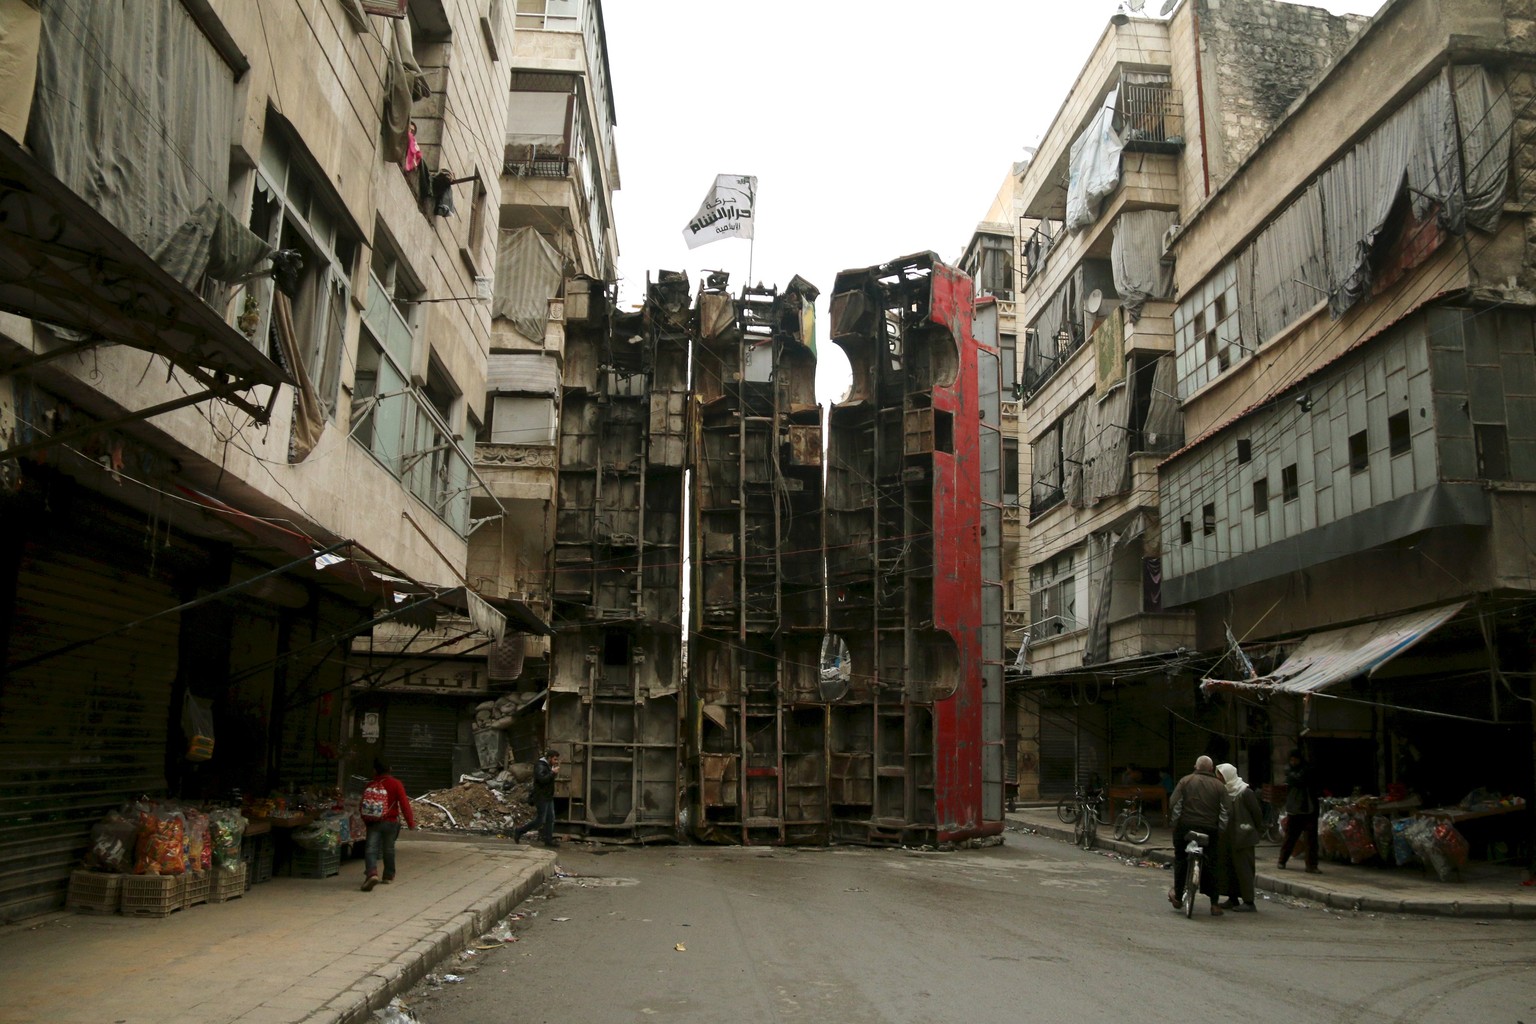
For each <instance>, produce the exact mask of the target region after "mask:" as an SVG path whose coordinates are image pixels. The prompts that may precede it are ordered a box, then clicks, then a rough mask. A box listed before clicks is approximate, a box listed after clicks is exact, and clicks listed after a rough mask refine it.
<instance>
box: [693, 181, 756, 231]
mask: <svg viewBox="0 0 1536 1024" xmlns="http://www.w3.org/2000/svg"><path fill="white" fill-rule="evenodd" d="M756 195H757V178H756V177H754V176H752V175H748V174H721V175H718V176H717V177H716V178H715V185H714V187H713V188H711V189H710V190H709V194H708V195H706V196H705V197H704V202H702V203H700V204H699V212H698V213H697V214H695V215H694V217H693V219H692V220H690V221H689V222H688V226H687V227H685V228H683V240H684V241H685V242H687V243H688V248H690V249H697V248H698V247H699V246H701V245H705V244H707V243H709V242H716V241H719V240H720V239H722V238H751V237H752V200H753V198H754V197H755V196H756Z"/></svg>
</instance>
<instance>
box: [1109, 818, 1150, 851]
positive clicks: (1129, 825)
mask: <svg viewBox="0 0 1536 1024" xmlns="http://www.w3.org/2000/svg"><path fill="white" fill-rule="evenodd" d="M1151 835H1152V825H1151V823H1150V822H1148V821H1147V819H1146V818H1145V817H1144V816H1143V815H1140V814H1131V815H1127V816H1126V817H1125V818H1123V819H1121V822H1120V827H1119V829H1118V830H1116V833H1115V838H1116V839H1129V840H1130V841H1131V842H1133V843H1135V844H1136V845H1138V846H1140V845H1141V844H1142V843H1144V842H1146V841H1147V839H1148V838H1150V837H1151Z"/></svg>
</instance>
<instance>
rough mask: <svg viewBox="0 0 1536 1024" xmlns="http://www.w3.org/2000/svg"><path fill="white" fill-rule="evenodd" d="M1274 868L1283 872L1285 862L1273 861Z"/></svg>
mask: <svg viewBox="0 0 1536 1024" xmlns="http://www.w3.org/2000/svg"><path fill="white" fill-rule="evenodd" d="M1275 867H1277V868H1279V869H1280V870H1281V871H1284V870H1285V861H1283V860H1277V861H1275Z"/></svg>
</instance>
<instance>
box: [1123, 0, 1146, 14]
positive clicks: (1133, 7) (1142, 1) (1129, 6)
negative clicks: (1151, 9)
mask: <svg viewBox="0 0 1536 1024" xmlns="http://www.w3.org/2000/svg"><path fill="white" fill-rule="evenodd" d="M1145 6H1147V0H1125V7H1126V10H1128V11H1130V12H1131V13H1132V14H1140V13H1141V9H1142V8H1143V7H1145Z"/></svg>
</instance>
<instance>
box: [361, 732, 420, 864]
mask: <svg viewBox="0 0 1536 1024" xmlns="http://www.w3.org/2000/svg"><path fill="white" fill-rule="evenodd" d="M358 812H359V813H360V814H361V815H362V818H363V822H364V823H365V824H366V825H367V826H368V842H367V844H366V845H365V847H364V853H363V892H372V891H373V887H374V886H376V885H378V884H379V880H380V879H379V862H380V860H382V861H383V862H384V878H383V881H384V882H385V883H389V882H393V881H394V880H395V840H397V839H399V838H400V819H401V818H402V817H403V818H404V819H405V824H406V826H407V827H409V828H413V829H414V828H415V827H416V815H415V813H414V812H413V811H412V810H411V798H410V797H409V796H407V795H406V793H405V786H404V785H402V784H401V782H400V780H399V779H397V778H395V777H394V776H393V775H391V774H390V773H389V765H387V764H385V763H384V761H383V759H381V758H377V757H376V758H374V759H373V778H371V779H369V780H368V785H367V787H366V788H364V790H363V798H362V801H361V802H360V804H359V806H358Z"/></svg>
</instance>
